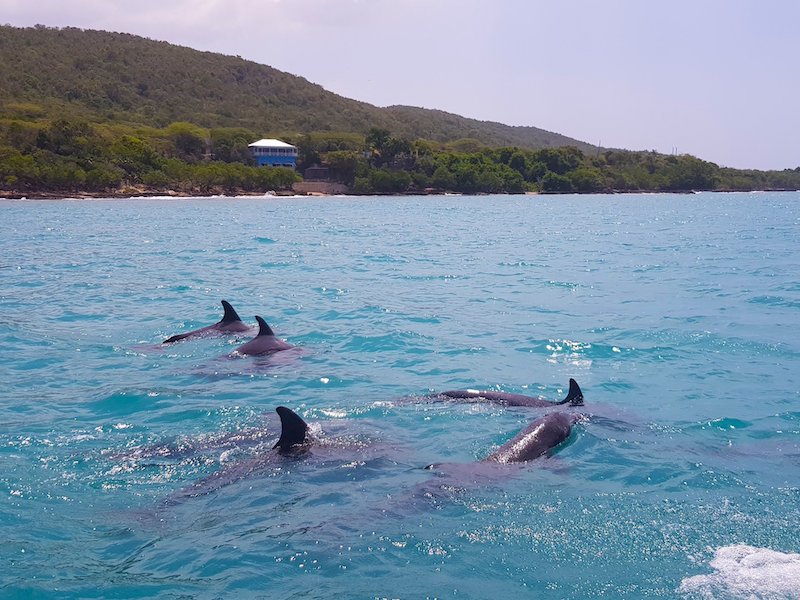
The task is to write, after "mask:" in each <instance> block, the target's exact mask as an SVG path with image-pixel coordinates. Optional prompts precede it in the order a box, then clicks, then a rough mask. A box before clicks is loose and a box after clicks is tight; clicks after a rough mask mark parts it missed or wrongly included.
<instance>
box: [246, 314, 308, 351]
mask: <svg viewBox="0 0 800 600" xmlns="http://www.w3.org/2000/svg"><path fill="white" fill-rule="evenodd" d="M256 321H258V335H256V337H254V338H253V339H252V340H250V341H249V342H247V343H246V344H242V345H241V346H239V347H238V348H236V350H234V351H233V352H231V355H232V356H236V355H241V356H255V355H258V354H271V353H273V352H279V351H280V350H288V349H289V348H294V346H292V345H291V344H288V343H286V342H284V341H283V340H281V339H279V338H277V337H275V333H274V332H273V331H272V329H271V328H270V326H269V325H267V322H266V321H265V320H264V319H262V318H261V317H259V316H257V315H256Z"/></svg>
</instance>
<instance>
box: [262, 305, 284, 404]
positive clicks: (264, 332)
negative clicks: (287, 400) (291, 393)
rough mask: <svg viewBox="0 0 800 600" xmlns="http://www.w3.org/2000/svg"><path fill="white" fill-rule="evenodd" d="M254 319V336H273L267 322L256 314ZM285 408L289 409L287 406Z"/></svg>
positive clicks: (273, 333)
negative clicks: (255, 328) (255, 333)
mask: <svg viewBox="0 0 800 600" xmlns="http://www.w3.org/2000/svg"><path fill="white" fill-rule="evenodd" d="M256 321H258V335H257V336H256V337H261V336H262V335H271V336H273V337H275V332H273V331H272V328H271V327H270V326H269V325H267V322H266V321H265V320H264V319H262V318H261V317H259V316H258V315H256ZM286 410H289V409H288V408H287V409H286Z"/></svg>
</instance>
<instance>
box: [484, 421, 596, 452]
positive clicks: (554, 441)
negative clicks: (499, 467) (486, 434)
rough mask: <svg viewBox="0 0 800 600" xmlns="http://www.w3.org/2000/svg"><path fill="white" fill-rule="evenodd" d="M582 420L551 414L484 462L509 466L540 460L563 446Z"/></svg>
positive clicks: (521, 432) (504, 445)
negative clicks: (509, 464) (575, 425)
mask: <svg viewBox="0 0 800 600" xmlns="http://www.w3.org/2000/svg"><path fill="white" fill-rule="evenodd" d="M580 418H581V417H580V415H576V414H574V413H563V412H551V413H548V414H546V415H544V416H543V417H539V418H538V419H536V420H535V421H533V422H532V423H531V424H530V425H528V426H527V427H526V428H525V429H523V430H522V431H520V432H519V433H518V434H517V435H515V436H514V437H513V438H511V439H510V440H508V441H507V442H506V443H505V444H503V445H502V446H500V447H499V448H498V449H497V450H495V451H494V452H492V453H491V454H490V455H489V456H487V457H486V458H484V459H483V461H482V462H496V463H500V464H508V463H521V462H528V461H530V460H533V459H534V458H539V457H540V456H542V455H543V454H546V453H547V452H549V451H550V450H552V449H553V448H555V447H556V446H558V445H560V444H562V443H563V442H564V441H565V440H566V439H567V438H568V437H569V436H570V433H571V432H572V426H573V425H574V424H575V423H576V422H577V421H578V420H579V419H580Z"/></svg>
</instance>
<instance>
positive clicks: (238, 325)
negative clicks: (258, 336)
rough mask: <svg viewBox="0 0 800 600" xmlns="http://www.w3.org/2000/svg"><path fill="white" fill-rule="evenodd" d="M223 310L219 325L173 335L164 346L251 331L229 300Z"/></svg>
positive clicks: (223, 305)
mask: <svg viewBox="0 0 800 600" xmlns="http://www.w3.org/2000/svg"><path fill="white" fill-rule="evenodd" d="M222 308H223V309H224V310H225V314H224V315H223V316H222V319H220V320H219V321H218V322H217V323H214V324H213V325H209V326H208V327H202V328H200V329H195V330H194V331H189V332H187V333H179V334H178V335H173V336H172V337H170V338H167V339H166V340H164V341H163V342H161V343H162V344H171V343H172V342H177V341H179V340H184V339H186V338H188V337H203V336H206V335H214V334H218V333H240V332H242V331H248V330H249V329H250V326H249V325H245V324H244V323H243V322H242V320H241V319H240V318H239V315H238V314H236V311H235V310H234V309H233V307H232V306H231V305H230V303H229V302H228V301H227V300H223V301H222Z"/></svg>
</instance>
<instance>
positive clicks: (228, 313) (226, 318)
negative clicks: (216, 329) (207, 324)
mask: <svg viewBox="0 0 800 600" xmlns="http://www.w3.org/2000/svg"><path fill="white" fill-rule="evenodd" d="M222 308H223V309H225V314H224V315H223V316H222V320H221V321H220V322H219V324H220V325H227V324H228V323H235V322H236V321H241V319H240V318H239V315H238V314H237V313H236V311H235V310H234V308H233V307H232V306H231V304H230V302H228V301H227V300H223V301H222Z"/></svg>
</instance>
